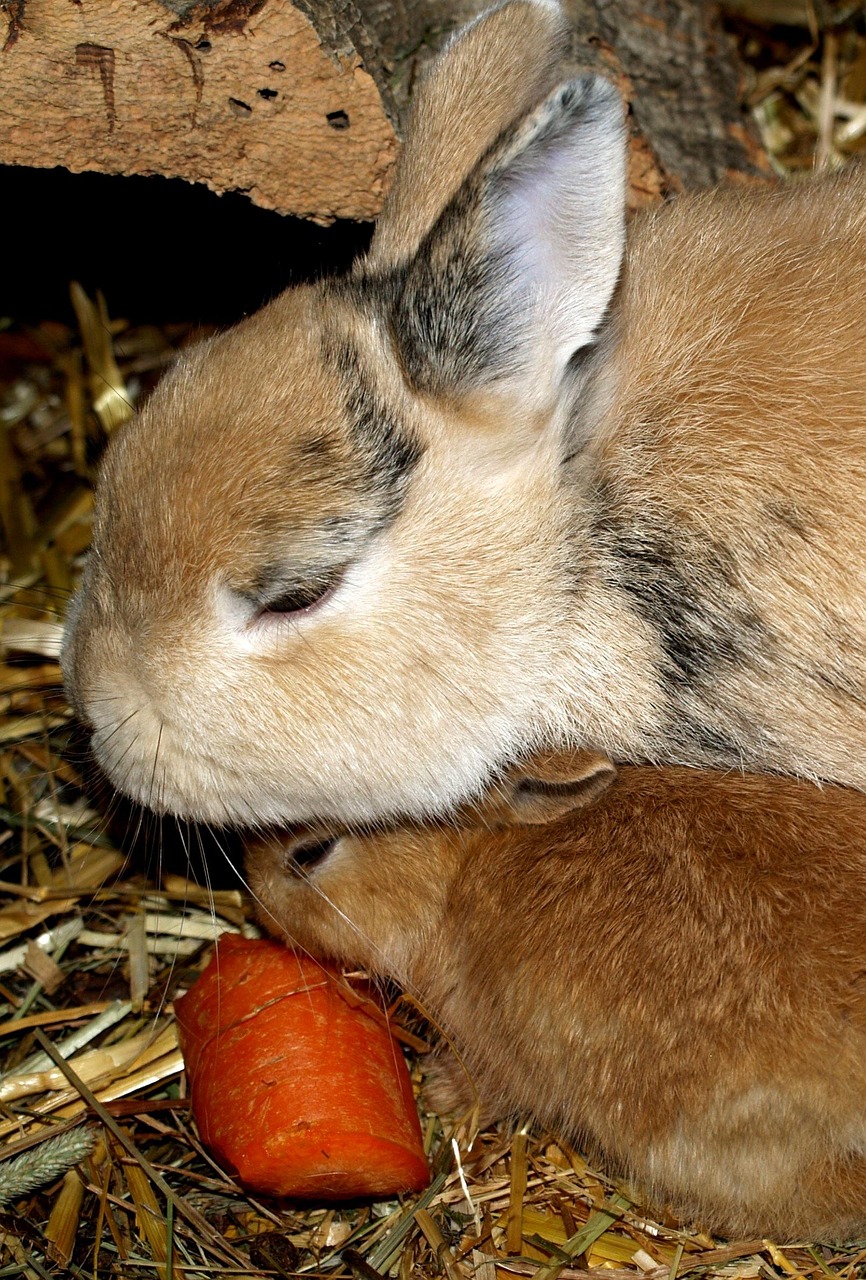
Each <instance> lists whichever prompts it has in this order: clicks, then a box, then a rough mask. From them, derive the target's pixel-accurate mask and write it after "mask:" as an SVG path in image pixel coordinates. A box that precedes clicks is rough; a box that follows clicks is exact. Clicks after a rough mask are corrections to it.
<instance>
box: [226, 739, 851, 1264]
mask: <svg viewBox="0 0 866 1280" xmlns="http://www.w3.org/2000/svg"><path fill="white" fill-rule="evenodd" d="M612 773H613V771H612V769H611V767H610V765H609V764H608V763H606V762H605V761H604V760H603V759H600V758H598V757H590V756H587V755H585V756H583V757H582V758H581V757H579V756H577V755H574V756H569V755H563V756H562V757H559V758H557V757H550V758H548V759H547V760H541V761H538V762H536V763H535V764H534V765H533V764H532V763H530V766H529V769H528V772H526V773H523V774H520V773H518V772H515V773H514V774H513V775H512V778H511V782H510V784H509V785H506V786H504V787H503V788H502V789H501V790H500V792H499V793H498V794H497V795H495V796H494V797H493V798H492V799H491V801H490V802H489V803H488V805H487V806H486V808H483V809H482V810H481V812H480V813H476V814H475V815H470V816H469V817H466V818H464V819H463V821H462V822H458V823H457V824H456V825H454V826H451V827H448V826H445V825H442V826H438V827H437V826H430V827H427V828H424V827H422V826H406V827H405V828H397V829H395V830H393V831H392V832H390V833H387V834H382V835H379V836H369V837H365V838H361V837H357V836H346V835H344V836H342V837H341V838H335V839H330V840H329V839H327V838H326V836H325V835H323V834H322V833H319V834H317V835H314V836H313V837H311V836H309V835H306V836H300V837H296V838H294V839H290V838H285V839H283V840H279V839H277V838H273V839H272V840H261V841H260V842H259V844H258V845H257V846H255V847H254V848H253V849H251V850H250V853H249V857H248V869H249V874H250V882H251V885H252V888H253V891H254V892H255V893H256V894H257V896H258V899H259V902H260V916H261V919H262V921H263V922H264V923H265V925H266V926H267V927H268V928H270V929H271V930H272V931H276V932H279V933H280V934H282V935H283V936H284V937H285V938H287V939H288V940H289V941H290V942H293V943H296V944H297V945H299V946H301V947H303V948H305V949H308V950H309V951H311V952H312V953H313V954H315V955H318V956H322V957H331V958H334V959H336V960H338V961H342V962H344V963H345V962H348V963H349V964H353V965H354V964H357V963H362V964H364V965H367V966H368V967H369V968H370V969H371V970H372V971H374V972H376V973H379V974H384V975H388V976H392V977H395V978H396V979H397V980H398V981H399V982H401V983H403V984H405V986H406V988H407V989H408V990H409V991H411V992H413V993H415V994H416V995H417V996H419V997H420V999H421V1001H422V1002H423V1003H424V1004H425V1005H426V1007H427V1009H428V1011H429V1013H430V1014H431V1015H432V1016H433V1017H435V1018H436V1019H437V1021H438V1022H439V1025H441V1026H442V1027H443V1028H444V1029H445V1030H446V1031H447V1032H448V1034H449V1035H450V1036H451V1037H453V1041H454V1043H455V1046H456V1047H457V1048H458V1050H459V1052H460V1053H461V1055H462V1057H463V1060H464V1062H465V1064H466V1067H467V1069H468V1075H469V1077H470V1078H471V1081H472V1083H473V1084H474V1085H476V1086H477V1089H478V1091H479V1097H480V1101H481V1103H482V1106H483V1107H484V1108H485V1109H486V1110H487V1111H488V1113H490V1114H492V1115H497V1114H498V1115H502V1114H505V1113H508V1112H512V1111H516V1112H518V1113H522V1114H524V1115H527V1114H529V1115H533V1116H535V1117H536V1118H537V1119H538V1120H539V1121H540V1122H541V1123H542V1124H544V1125H546V1126H550V1127H552V1128H553V1129H555V1130H557V1131H559V1132H560V1133H564V1134H565V1135H566V1136H568V1137H570V1138H576V1139H577V1140H578V1141H581V1142H582V1143H584V1144H585V1146H586V1147H587V1148H588V1149H589V1150H590V1151H591V1152H593V1153H594V1154H596V1155H597V1156H600V1157H601V1158H602V1159H603V1160H605V1161H606V1162H607V1164H608V1167H609V1168H610V1169H612V1170H613V1171H617V1170H618V1171H620V1172H622V1173H624V1174H625V1175H626V1176H628V1177H630V1178H631V1179H632V1180H633V1182H634V1183H635V1184H636V1185H637V1187H638V1188H639V1189H640V1190H641V1191H642V1192H643V1193H644V1194H645V1195H648V1196H649V1197H650V1202H651V1203H656V1204H659V1203H661V1204H663V1203H671V1204H672V1205H673V1206H674V1207H675V1208H676V1210H677V1211H678V1212H679V1214H680V1215H682V1216H683V1217H684V1218H686V1219H691V1220H699V1221H701V1222H702V1223H703V1224H704V1225H705V1226H707V1227H710V1228H712V1229H714V1230H716V1231H719V1232H722V1233H727V1234H735V1235H739V1236H742V1235H747V1236H752V1235H771V1236H775V1237H777V1238H783V1239H793V1238H795V1237H797V1238H806V1239H834V1240H838V1239H848V1238H853V1237H861V1236H863V1235H864V1234H866V856H864V853H866V851H864V832H866V797H864V796H863V794H862V793H860V792H857V791H850V790H846V789H843V788H839V787H832V786H830V787H827V788H826V789H824V790H818V789H817V788H815V787H813V786H812V785H811V784H809V783H805V782H799V781H795V780H792V779H785V778H769V777H766V776H759V775H749V774H747V775H741V774H724V773H722V772H715V771H712V770H704V771H699V770H689V769H683V768H677V767H671V768H666V769H653V768H650V767H646V766H643V767H624V768H622V769H621V770H620V771H619V774H618V777H617V778H616V780H615V781H614V782H613V785H611V786H610V788H609V789H608V790H607V791H606V792H605V793H604V794H603V795H602V796H601V798H600V799H598V800H597V802H596V803H595V804H591V805H589V806H588V807H586V808H585V809H582V810H581V811H580V812H572V813H568V812H567V810H568V808H569V807H572V808H574V807H576V806H578V805H580V804H581V803H583V802H584V801H585V800H586V799H589V798H591V797H592V796H593V795H596V794H598V793H599V792H600V791H601V790H602V789H603V787H604V785H605V783H607V782H608V781H609V780H610V778H611V776H612ZM546 814H549V815H553V816H554V820H552V821H551V822H550V823H549V825H546V826H545V825H535V826H529V825H522V824H525V823H526V822H536V823H537V822H541V821H542V819H543V818H544V816H545V815H546ZM557 814H561V815H563V816H559V817H556V816H555V815H557ZM311 839H312V840H313V843H312V844H311V843H310V840H311ZM449 1064H450V1066H449ZM443 1069H444V1070H446V1077H445V1080H444V1081H442V1082H440V1084H439V1087H438V1090H437V1093H438V1100H439V1101H440V1103H441V1102H442V1101H443V1100H444V1101H445V1102H446V1103H447V1102H449V1101H450V1103H451V1104H452V1105H453V1106H455V1107H456V1108H457V1109H458V1110H460V1109H462V1108H463V1107H467V1108H468V1106H469V1105H470V1104H471V1102H472V1097H473V1095H472V1085H471V1084H470V1082H469V1080H468V1079H467V1077H466V1075H464V1073H463V1072H462V1071H461V1070H459V1069H457V1067H456V1062H455V1060H454V1059H453V1058H451V1057H449V1058H446V1059H445V1060H444V1062H443ZM644 1203H646V1201H644Z"/></svg>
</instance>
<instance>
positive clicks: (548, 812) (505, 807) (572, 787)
mask: <svg viewBox="0 0 866 1280" xmlns="http://www.w3.org/2000/svg"><path fill="white" fill-rule="evenodd" d="M615 777H616V767H615V765H614V764H613V762H612V761H610V760H609V759H608V758H607V756H605V755H601V754H600V753H599V752H595V751H556V752H550V753H548V754H544V755H538V756H534V757H533V758H532V759H531V760H529V761H527V763H526V764H525V765H514V766H513V767H512V768H511V769H509V770H508V772H507V773H506V775H505V777H504V778H502V779H500V781H499V782H498V783H497V784H496V786H494V787H493V788H491V790H490V791H489V792H488V794H487V795H486V796H485V797H484V798H483V799H482V800H481V801H479V802H478V803H477V804H475V805H473V806H472V807H471V808H470V809H469V810H468V815H469V819H470V821H471V822H472V823H473V824H478V825H485V826H486V825H490V826H508V827H511V826H517V827H520V826H537V825H540V824H541V823H545V822H552V821H553V820H554V819H555V818H561V817H562V816H563V815H564V814H566V813H570V812H571V811H572V810H573V809H582V808H583V807H584V805H587V804H591V803H592V801H593V800H595V799H597V797H598V796H600V795H601V794H602V793H603V792H604V791H606V790H607V789H608V787H609V786H610V784H611V783H612V782H613V780H614V778H615Z"/></svg>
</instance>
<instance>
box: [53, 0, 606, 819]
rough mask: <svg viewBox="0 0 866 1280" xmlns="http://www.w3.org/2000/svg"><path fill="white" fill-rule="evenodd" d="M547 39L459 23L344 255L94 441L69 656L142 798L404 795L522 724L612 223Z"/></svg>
mask: <svg viewBox="0 0 866 1280" xmlns="http://www.w3.org/2000/svg"><path fill="white" fill-rule="evenodd" d="M562 35H563V25H562V20H561V17H560V15H559V12H558V10H557V9H556V8H555V7H554V6H553V5H551V4H547V3H543V2H540V3H533V2H531V0H507V2H506V3H505V4H503V5H502V6H500V7H499V8H497V9H495V10H493V11H491V12H490V13H488V14H486V15H482V17H480V18H479V19H478V20H476V21H475V22H474V23H473V24H471V25H470V26H469V27H468V28H466V29H465V30H464V31H463V32H462V33H460V34H459V35H458V37H457V38H456V39H455V40H454V41H453V42H452V43H451V44H450V45H449V46H448V48H447V49H446V50H445V52H444V53H443V54H442V55H441V57H440V58H439V60H438V61H437V62H436V63H435V64H434V65H433V68H432V71H431V72H430V74H429V75H428V77H427V79H426V82H425V85H424V87H423V89H422V90H421V91H420V92H419V94H418V95H417V98H416V102H415V106H414V111H413V115H412V119H411V121H410V124H409V127H408V135H407V141H406V145H405V148H404V150H403V154H402V156H401V159H400V161H399V164H398V168H397V172H396V175H395V179H394V184H393V189H392V191H391V193H390V196H389V199H388V201H387V204H386V207H385V209H384V212H383V214H382V217H381V220H380V223H379V225H378V227H377V230H376V233H375V236H374V239H373V242H372V246H371V249H370V253H369V256H368V257H367V259H366V260H365V261H363V262H362V263H360V265H359V266H358V267H357V269H356V270H355V272H354V273H353V274H352V275H351V276H350V277H348V278H345V279H338V280H333V281H326V282H324V283H322V284H319V285H316V286H310V287H303V288H297V289H292V290H289V291H288V292H287V293H285V294H283V295H282V296H281V297H279V298H278V299H276V300H275V301H274V302H272V303H271V304H270V305H268V306H267V307H265V308H264V309H263V310H262V311H261V312H259V313H258V314H256V315H254V316H252V317H251V318H249V319H247V320H245V321H244V322H243V323H241V324H240V325H238V326H237V327H236V328H235V329H233V330H231V331H229V332H227V333H224V334H222V335H220V336H217V337H215V338H214V339H212V340H210V341H208V342H207V343H205V344H203V345H201V346H200V347H198V348H197V349H194V350H192V351H190V352H189V353H187V354H184V355H182V356H181V357H180V358H179V359H178V361H177V364H176V365H175V367H174V368H173V370H172V371H171V372H170V373H169V374H168V375H167V376H166V377H165V378H164V380H163V381H162V383H161V384H160V386H159V387H158V388H157V390H156V391H155V392H154V394H153V396H152V397H151V399H150V400H149V402H148V403H147V404H146V406H145V407H144V408H143V410H142V411H141V413H139V414H138V416H137V417H136V418H135V419H134V420H133V421H132V422H131V423H130V424H129V425H128V426H126V427H125V428H124V429H123V430H122V431H120V432H119V433H118V436H117V437H116V439H114V440H113V441H112V443H111V445H110V447H109V449H108V451H107V456H106V458H105V461H104V466H103V468H102V474H101V478H100V481H99V486H98V492H97V510H96V518H95V525H94V541H93V551H92V555H91V557H90V561H89V564H88V567H87V570H86V573H85V577H84V581H83V585H82V587H81V591H80V593H79V596H78V598H77V600H76V602H75V604H74V606H73V609H72V611H71V614H70V618H69V624H68V628H67V637H66V643H65V651H64V655H63V666H64V675H65V680H66V684H67V688H68V690H69V693H70V696H71V699H72V701H73V703H74V705H75V707H76V709H77V710H78V712H79V713H80V714H81V716H82V717H83V718H84V719H85V720H86V721H87V722H89V724H90V725H91V726H92V730H93V745H94V749H95V752H96V755H97V757H98V759H99V761H100V763H101V764H102V766H103V767H104V769H105V770H106V772H107V773H108V775H109V777H110V778H111V779H112V781H113V782H114V783H115V785H116V786H117V787H118V788H120V789H121V790H123V791H125V792H127V793H129V794H130V795H132V796H133V797H135V798H136V799H138V800H140V801H143V802H145V803H147V804H149V805H151V806H153V807H155V808H157V809H161V810H169V811H173V812H175V813H178V814H181V815H185V816H188V817H192V818H196V819H205V820H210V821H213V822H218V823H219V822H239V823H251V822H265V823H280V822H283V823H286V822H296V821H308V820H310V819H311V818H314V817H317V816H330V817H333V818H336V819H338V820H345V821H354V822H363V821H367V820H370V819H377V818H379V817H381V816H382V815H383V814H387V813H398V812H403V813H408V814H415V815H423V814H427V813H431V812H437V811H442V810H443V809H444V808H445V807H447V806H448V805H450V804H451V803H453V802H454V801H456V800H458V799H461V798H463V797H465V796H467V795H469V794H472V793H473V792H477V791H478V790H479V789H480V788H481V787H482V785H483V783H484V781H485V779H486V778H487V777H488V776H489V774H490V772H491V770H492V769H493V768H494V767H495V766H496V765H498V764H499V763H501V762H504V761H507V760H508V759H509V758H512V757H513V756H514V755H515V754H516V753H517V752H518V751H519V750H520V749H522V748H523V747H524V746H525V745H527V744H528V743H532V742H533V741H534V740H535V739H536V738H537V737H539V736H543V735H544V733H546V732H547V728H548V719H549V716H548V708H549V706H550V705H551V703H552V702H553V701H555V698H554V696H553V695H554V690H555V688H556V685H557V682H558V679H559V676H558V670H559V667H560V665H561V661H562V649H563V644H562V642H561V636H560V629H561V627H560V624H561V617H562V614H563V609H564V604H565V601H566V600H567V597H568V593H569V586H568V583H567V582H566V581H563V576H562V574H561V573H560V572H559V566H560V563H561V561H562V558H563V557H564V556H565V557H567V556H568V555H569V554H570V553H569V551H568V537H567V535H566V532H565V531H566V529H567V527H568V525H569V522H570V519H571V516H570V513H569V512H568V510H567V505H568V504H567V501H566V499H565V497H564V495H563V493H562V490H561V485H560V480H559V471H560V463H561V460H562V458H563V456H564V455H565V454H566V453H567V452H569V451H572V452H573V451H574V450H575V449H577V448H579V443H580V440H579V437H580V423H579V420H578V419H579V417H580V415H578V418H575V417H574V414H573V412H572V410H573V406H574V402H575V399H576V397H578V396H579V393H580V390H581V388H582V387H583V386H584V384H585V382H586V380H587V378H588V376H589V374H588V372H587V370H588V368H589V366H590V365H591V364H592V356H588V358H587V360H586V361H584V362H581V361H580V359H575V358H574V357H575V354H576V353H581V352H590V350H591V349H592V350H593V351H594V350H595V347H594V345H593V344H594V340H595V337H596V335H597V331H598V330H599V328H600V326H601V325H602V321H603V319H604V317H605V315H606V312H607V309H608V305H609V303H610V300H611V296H612V294H613V292H614V289H615V286H616V283H617V278H618V275H619V271H620V263H621V257H622V250H623V234H624V232H623V227H624V122H623V107H622V103H621V101H620V100H619V98H618V96H617V94H616V92H615V90H614V89H613V87H612V86H611V85H610V84H608V83H607V82H606V81H604V80H602V79H598V78H592V77H587V78H583V79H579V80H574V81H571V82H569V83H566V84H562V85H559V86H558V87H553V88H552V86H553V85H555V71H554V67H555V61H556V56H557V52H558V50H559V48H560V43H561V40H562ZM584 409H585V412H586V413H591V412H592V409H591V398H590V397H586V398H585V405H584ZM567 412H568V413H569V414H571V419H570V427H569V431H568V433H565V432H564V431H563V422H564V419H565V415H566V413H567ZM566 436H567V438H566Z"/></svg>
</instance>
